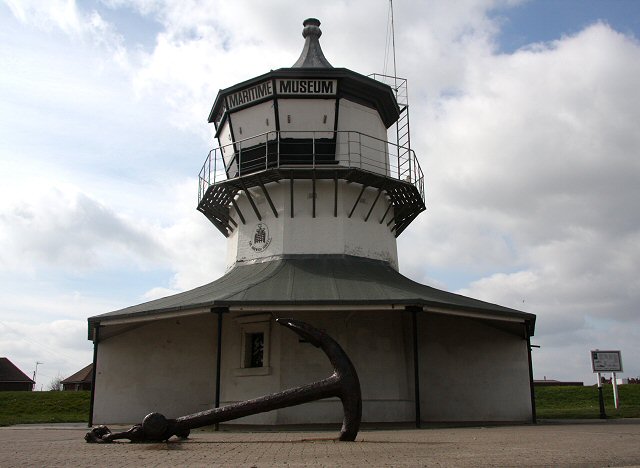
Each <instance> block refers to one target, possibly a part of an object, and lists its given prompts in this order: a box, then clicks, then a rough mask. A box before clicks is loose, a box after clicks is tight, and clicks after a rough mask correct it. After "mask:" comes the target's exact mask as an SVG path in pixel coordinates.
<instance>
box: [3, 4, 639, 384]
mask: <svg viewBox="0 0 640 468" xmlns="http://www.w3.org/2000/svg"><path fill="white" fill-rule="evenodd" d="M394 14H395V25H396V45H397V64H398V65H397V72H398V75H400V76H403V77H407V78H408V80H409V93H410V105H411V130H412V147H413V149H415V151H416V153H417V155H418V157H419V158H420V161H421V165H422V168H423V170H424V172H425V174H426V178H427V197H428V200H427V203H428V210H427V212H425V213H423V214H422V215H420V217H419V218H418V219H417V220H416V221H414V223H413V224H412V225H411V226H410V227H409V228H408V229H407V230H406V231H405V232H404V233H403V234H402V235H401V236H400V238H399V240H398V249H399V255H400V269H401V272H403V273H404V274H405V275H407V276H409V277H411V278H413V279H415V280H418V281H421V282H425V283H428V284H431V285H434V286H437V287H440V288H443V289H448V290H451V291H455V292H460V293H463V294H467V295H471V296H473V297H477V298H480V299H484V300H488V301H491V302H496V303H499V304H502V305H506V306H510V307H514V308H518V309H521V310H525V311H528V312H532V313H535V314H537V316H538V323H537V330H536V336H535V337H534V339H533V342H534V343H535V344H539V345H540V346H541V348H539V349H534V351H533V357H534V373H535V377H536V378H543V377H544V376H546V377H547V378H556V379H565V380H582V381H585V382H586V383H592V382H593V381H594V380H595V379H594V377H593V375H592V374H591V370H590V362H589V350H590V349H595V348H600V349H620V350H622V355H623V362H624V366H625V374H624V376H627V377H635V376H638V375H640V318H639V317H640V316H639V314H638V307H639V306H640V208H639V207H638V201H640V132H639V131H638V122H640V93H639V92H638V83H640V42H639V39H640V3H638V2H636V1H634V0H614V1H606V2H605V1H592V0H560V1H556V0H540V1H529V2H527V1H517V0H465V1H456V2H451V1H448V0H441V1H439V0H432V1H422V2H415V1H411V2H409V1H408V0H405V1H403V0H396V2H395V3H394ZM311 16H314V17H317V18H319V19H320V20H321V21H322V27H321V28H322V30H323V36H322V39H321V43H322V46H323V50H324V52H325V55H326V57H327V58H328V60H329V61H330V62H331V63H332V64H333V65H334V66H339V67H347V68H350V69H352V70H355V71H358V72H360V73H363V74H369V73H374V72H378V73H380V72H386V73H391V72H392V68H391V65H390V60H389V54H388V53H385V50H386V44H387V42H388V41H387V39H388V35H387V29H388V18H389V7H388V2H386V1H384V0H375V1H372V0H342V1H338V0H325V1H322V2H319V1H317V0H314V1H308V0H297V1H295V2H293V1H284V0H273V1H269V2H255V1H242V0H233V1H216V0H211V1H204V0H203V1H198V0H188V1H187V0H175V1H172V0H166V1H156V0H130V1H128V0H86V1H77V2H74V1H63V0H61V1H54V0H51V1H47V2H41V1H39V0H33V1H29V0H24V1H20V0H5V2H4V3H0V298H1V299H2V301H1V303H0V356H6V357H9V358H10V359H11V360H12V361H13V362H14V363H15V364H17V365H18V366H19V367H20V368H21V369H22V370H23V371H25V372H26V373H27V374H29V375H31V374H32V373H33V370H34V368H35V363H36V362H38V361H39V362H42V363H43V364H41V365H40V366H39V367H38V378H37V388H38V389H40V388H41V387H43V388H45V389H46V388H47V386H48V384H49V382H50V381H51V380H52V379H53V378H55V377H56V376H62V377H67V376H68V375H70V374H71V373H73V372H75V371H76V370H78V369H80V368H81V367H83V366H84V365H86V364H88V363H89V362H91V350H92V346H91V343H90V342H89V341H87V339H86V329H87V325H86V319H87V317H89V316H92V315H97V314H100V313H104V312H108V311H111V310H115V309H118V308H122V307H125V306H128V305H132V304H136V303H139V302H142V301H145V300H148V299H151V298H156V297H160V296H162V295H166V294H168V293H171V292H176V291H182V290H185V289H189V288H192V287H194V286H198V285H200V284H203V283H206V282H209V281H212V280H213V279H215V278H217V277H218V276H220V275H221V274H222V273H223V271H224V263H223V262H224V258H225V255H224V253H225V250H226V245H225V240H224V238H223V237H222V236H221V235H220V234H219V232H218V231H217V230H216V229H215V228H214V227H213V226H212V225H210V224H209V222H208V221H207V220H206V218H204V216H202V215H200V214H199V213H198V212H197V211H196V210H195V205H196V197H197V179H196V176H197V173H198V171H199V169H200V166H201V164H202V162H203V161H204V158H205V156H206V154H207V152H208V150H209V149H210V148H211V147H213V146H214V142H213V138H212V130H213V129H212V128H211V126H209V125H208V124H207V123H206V118H207V116H208V112H209V110H210V108H211V104H212V103H213V100H214V98H215V95H216V93H217V91H218V89H220V88H224V87H227V86H230V85H232V84H235V83H237V82H239V81H242V80H245V79H248V78H251V77H253V76H257V75H259V74H262V73H265V72H267V71H269V70H271V69H276V68H280V67H287V66H290V65H291V64H293V63H294V62H295V60H296V59H297V57H298V55H299V53H300V51H301V48H302V45H303V39H302V37H301V35H300V34H301V30H302V24H301V23H302V21H303V20H304V19H305V18H307V17H311Z"/></svg>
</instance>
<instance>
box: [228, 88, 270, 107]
mask: <svg viewBox="0 0 640 468" xmlns="http://www.w3.org/2000/svg"><path fill="white" fill-rule="evenodd" d="M271 95H273V83H272V82H271V81H265V82H263V83H260V84H257V85H255V86H252V87H251V88H247V89H243V90H242V91H237V92H235V93H233V94H230V95H229V96H227V107H228V108H229V109H234V108H236V107H239V106H243V105H245V104H249V103H251V102H254V101H258V100H260V99H262V98H264V97H267V96H271Z"/></svg>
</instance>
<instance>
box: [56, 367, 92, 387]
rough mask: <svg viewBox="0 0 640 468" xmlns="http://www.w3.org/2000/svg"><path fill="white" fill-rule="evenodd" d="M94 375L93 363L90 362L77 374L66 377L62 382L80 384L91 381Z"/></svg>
mask: <svg viewBox="0 0 640 468" xmlns="http://www.w3.org/2000/svg"><path fill="white" fill-rule="evenodd" d="M92 376H93V364H89V365H88V366H86V367H83V368H82V369H80V370H79V371H78V372H76V373H75V374H73V375H71V376H69V377H67V378H66V379H64V380H63V381H62V382H60V383H61V384H63V385H64V384H80V383H91V380H92Z"/></svg>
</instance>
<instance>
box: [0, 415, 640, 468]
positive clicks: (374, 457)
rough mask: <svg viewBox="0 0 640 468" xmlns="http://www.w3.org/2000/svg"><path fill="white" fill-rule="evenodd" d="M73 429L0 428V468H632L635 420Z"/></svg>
mask: <svg viewBox="0 0 640 468" xmlns="http://www.w3.org/2000/svg"><path fill="white" fill-rule="evenodd" d="M85 432H86V428H83V427H82V426H79V425H75V426H74V425H66V426H63V425H52V426H12V427H4V428H0V467H2V468H5V467H6V468H9V467H18V466H19V467H25V466H39V467H40V466H46V467H56V466H73V467H83V466H87V467H88V466H92V467H93V466H108V467H112V466H113V467H117V466H141V467H142V466H160V467H163V466H167V467H178V466H245V467H267V466H292V467H294V466H349V467H354V466H640V419H635V420H614V421H602V422H600V421H591V422H586V423H585V422H582V423H566V422H565V423H562V424H548V423H544V424H538V425H536V426H508V427H507V426H501V427H486V428H477V427H476V428H457V429H452V428H447V429H443V428H440V429H422V430H416V429H413V430H411V429H398V430H375V431H374V430H364V431H361V432H360V433H359V434H358V438H357V440H356V442H336V441H334V440H332V437H335V436H336V434H337V428H336V431H326V432H325V431H317V432H226V431H224V432H194V433H193V434H192V436H191V438H190V439H189V440H187V441H170V442H168V443H155V444H129V443H115V444H110V445H100V444H87V443H85V441H84V439H83V436H84V434H85Z"/></svg>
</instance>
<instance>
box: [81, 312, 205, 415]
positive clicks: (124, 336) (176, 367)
mask: <svg viewBox="0 0 640 468" xmlns="http://www.w3.org/2000/svg"><path fill="white" fill-rule="evenodd" d="M216 336H217V322H216V316H215V315H213V314H204V315H197V316H190V317H183V318H180V319H167V320H157V321H154V322H148V323H145V324H141V325H139V326H137V327H136V328H133V329H131V330H128V331H125V332H123V333H121V334H119V335H116V336H112V337H109V338H106V339H104V340H103V341H101V342H100V343H99V344H98V363H97V366H96V367H97V374H96V387H95V403H94V413H93V414H94V421H93V422H94V424H115V423H123V424H131V423H139V422H141V421H142V418H144V416H146V415H147V414H149V413H150V412H152V411H158V412H160V413H162V414H164V415H165V416H166V417H169V418H173V417H176V416H180V415H184V414H189V413H193V412H197V411H203V410H205V409H208V408H210V407H211V404H212V402H213V401H214V400H213V398H214V390H215V369H216V367H215V366H216V347H215V341H216V340H215V337H216Z"/></svg>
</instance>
